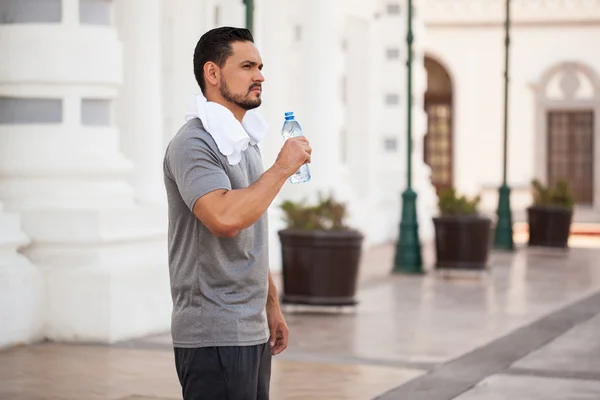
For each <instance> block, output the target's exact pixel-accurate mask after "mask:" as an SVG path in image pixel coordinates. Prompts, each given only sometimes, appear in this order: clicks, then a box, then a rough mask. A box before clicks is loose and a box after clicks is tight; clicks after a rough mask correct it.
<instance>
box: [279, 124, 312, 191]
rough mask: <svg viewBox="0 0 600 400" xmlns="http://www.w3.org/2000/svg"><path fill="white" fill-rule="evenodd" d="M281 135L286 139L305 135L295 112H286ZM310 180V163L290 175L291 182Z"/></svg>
mask: <svg viewBox="0 0 600 400" xmlns="http://www.w3.org/2000/svg"><path fill="white" fill-rule="evenodd" d="M281 135H282V136H283V139H284V140H287V139H289V138H293V137H297V136H304V135H303V133H302V128H301V127H300V124H299V123H298V121H296V119H295V118H294V113H293V112H286V113H285V122H284V123H283V128H282V129H281ZM308 181H310V170H309V169H308V164H304V165H303V166H301V167H300V169H299V170H298V171H296V173H295V174H294V175H292V176H291V177H290V182H292V183H302V182H308Z"/></svg>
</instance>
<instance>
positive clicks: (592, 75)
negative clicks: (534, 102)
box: [534, 61, 600, 96]
mask: <svg viewBox="0 0 600 400" xmlns="http://www.w3.org/2000/svg"><path fill="white" fill-rule="evenodd" d="M565 72H570V73H573V72H579V73H581V74H583V75H584V76H585V77H586V78H587V79H589V81H590V82H591V83H592V85H593V89H594V93H595V94H596V95H598V94H600V77H599V76H598V74H596V72H595V71H594V70H593V69H592V68H591V67H588V66H587V65H585V64H583V63H580V62H576V61H565V62H561V63H559V64H556V65H554V66H552V67H550V68H548V69H546V71H545V72H544V73H542V76H541V77H540V79H539V81H538V83H537V84H536V85H535V86H534V88H535V90H536V92H537V93H538V95H542V96H543V95H544V94H545V89H547V87H548V85H549V83H550V82H551V81H552V79H553V78H555V77H556V76H557V75H559V74H561V73H565Z"/></svg>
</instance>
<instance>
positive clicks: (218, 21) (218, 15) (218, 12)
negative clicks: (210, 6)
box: [213, 4, 221, 26]
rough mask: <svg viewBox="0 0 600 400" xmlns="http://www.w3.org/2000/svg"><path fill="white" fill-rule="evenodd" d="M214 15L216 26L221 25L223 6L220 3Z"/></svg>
mask: <svg viewBox="0 0 600 400" xmlns="http://www.w3.org/2000/svg"><path fill="white" fill-rule="evenodd" d="M213 17H214V24H215V26H219V25H221V6H219V5H218V4H217V5H216V6H215V13H214V15H213Z"/></svg>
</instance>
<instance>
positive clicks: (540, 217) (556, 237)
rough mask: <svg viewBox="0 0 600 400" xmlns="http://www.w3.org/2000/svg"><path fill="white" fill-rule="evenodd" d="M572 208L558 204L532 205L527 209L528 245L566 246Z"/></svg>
mask: <svg viewBox="0 0 600 400" xmlns="http://www.w3.org/2000/svg"><path fill="white" fill-rule="evenodd" d="M572 218H573V210H572V209H570V208H566V207H558V206H532V207H529V208H528V209H527V222H528V223H529V241H528V243H527V244H528V245H529V246H544V247H558V248H567V247H568V245H569V235H570V233H571V220H572Z"/></svg>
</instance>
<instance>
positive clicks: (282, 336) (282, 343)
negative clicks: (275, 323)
mask: <svg viewBox="0 0 600 400" xmlns="http://www.w3.org/2000/svg"><path fill="white" fill-rule="evenodd" d="M278 333H279V337H278V338H277V344H276V345H275V347H274V348H273V355H274V356H276V355H277V354H279V353H281V352H282V351H284V350H285V349H286V348H287V345H288V332H287V330H285V329H284V330H280V331H278Z"/></svg>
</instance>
